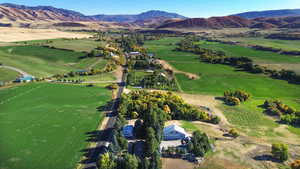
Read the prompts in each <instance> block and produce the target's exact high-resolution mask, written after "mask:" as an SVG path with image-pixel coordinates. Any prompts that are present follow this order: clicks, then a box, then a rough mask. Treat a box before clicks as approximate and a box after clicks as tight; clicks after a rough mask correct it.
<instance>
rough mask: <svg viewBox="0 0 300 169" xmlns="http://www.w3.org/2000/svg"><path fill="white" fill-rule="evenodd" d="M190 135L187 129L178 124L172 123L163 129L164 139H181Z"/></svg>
mask: <svg viewBox="0 0 300 169" xmlns="http://www.w3.org/2000/svg"><path fill="white" fill-rule="evenodd" d="M187 136H188V134H187V133H186V132H185V130H184V129H183V128H181V127H179V126H177V125H170V126H167V127H165V128H164V130H163V139H164V140H181V139H184V138H186V137H187Z"/></svg>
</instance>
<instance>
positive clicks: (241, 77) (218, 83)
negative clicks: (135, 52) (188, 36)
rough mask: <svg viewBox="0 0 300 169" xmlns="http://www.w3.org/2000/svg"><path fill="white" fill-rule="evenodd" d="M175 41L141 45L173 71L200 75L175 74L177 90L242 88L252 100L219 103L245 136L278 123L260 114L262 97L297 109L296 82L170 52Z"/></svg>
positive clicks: (266, 131)
mask: <svg viewBox="0 0 300 169" xmlns="http://www.w3.org/2000/svg"><path fill="white" fill-rule="evenodd" d="M178 40H179V38H165V39H161V40H157V41H149V42H147V43H146V45H145V46H146V47H147V48H148V49H149V50H150V52H153V53H155V54H156V55H157V57H159V58H161V59H163V60H166V61H168V62H169V63H170V64H171V65H172V66H173V67H174V68H176V69H177V70H180V71H184V72H189V73H194V74H198V75H200V78H199V79H197V80H190V79H189V78H188V77H186V76H185V75H183V74H176V78H177V81H178V82H179V85H180V87H181V89H182V90H183V91H184V92H186V93H190V94H205V95H212V96H216V97H221V96H222V95H223V93H224V91H226V90H229V89H232V90H236V89H242V90H245V91H247V92H249V93H250V94H251V95H252V99H251V100H250V101H248V102H246V103H243V104H242V105H240V106H236V107H230V106H226V105H220V109H221V110H223V112H224V114H225V116H226V117H227V119H228V120H229V122H230V123H232V124H234V125H236V126H237V127H238V128H240V129H242V130H244V131H245V132H247V133H248V134H249V135H253V136H264V135H268V134H269V133H270V131H272V130H274V128H275V127H277V126H278V124H277V123H276V122H275V120H273V119H271V118H269V117H268V116H266V115H264V114H263V109H262V108H260V105H262V104H263V103H264V101H265V99H272V98H273V99H275V98H276V99H280V100H282V101H283V102H284V103H285V104H288V105H290V106H292V107H295V108H297V109H300V100H299V98H300V86H299V85H293V84H289V83H288V82H286V81H282V80H275V79H271V78H270V77H267V76H264V75H257V74H251V73H247V72H243V71H238V70H236V69H235V68H233V67H230V66H226V65H219V64H207V63H203V62H200V60H199V56H197V55H195V54H192V53H185V52H177V51H173V49H174V48H175V47H176V46H175V44H176V42H178ZM257 57H259V56H257ZM269 59H271V58H269ZM287 59H289V58H287ZM252 129H253V130H252ZM296 131H300V129H295V130H294V131H293V132H294V133H297V132H296Z"/></svg>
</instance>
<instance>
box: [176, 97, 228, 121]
mask: <svg viewBox="0 0 300 169" xmlns="http://www.w3.org/2000/svg"><path fill="white" fill-rule="evenodd" d="M177 94H178V95H179V96H181V97H182V98H183V99H184V100H185V101H186V102H187V103H188V104H191V105H194V106H197V107H200V106H204V107H207V108H209V109H210V110H211V111H213V112H214V113H215V114H216V115H217V116H219V117H220V118H221V124H223V125H229V122H228V120H227V119H226V117H225V116H224V114H223V113H222V111H221V110H219V109H218V108H217V105H218V104H221V102H220V101H218V100H216V99H215V97H214V96H209V95H193V94H185V93H177Z"/></svg>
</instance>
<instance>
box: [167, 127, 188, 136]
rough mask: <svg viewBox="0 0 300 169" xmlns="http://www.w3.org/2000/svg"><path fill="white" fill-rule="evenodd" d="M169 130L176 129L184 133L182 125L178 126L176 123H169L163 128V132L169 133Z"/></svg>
mask: <svg viewBox="0 0 300 169" xmlns="http://www.w3.org/2000/svg"><path fill="white" fill-rule="evenodd" d="M171 131H177V132H180V133H182V134H186V132H185V130H184V129H183V128H182V127H179V126H177V125H170V126H167V127H165V128H164V133H169V132H171Z"/></svg>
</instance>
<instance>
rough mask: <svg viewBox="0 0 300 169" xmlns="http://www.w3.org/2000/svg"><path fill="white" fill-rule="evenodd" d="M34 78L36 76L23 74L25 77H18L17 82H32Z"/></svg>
mask: <svg viewBox="0 0 300 169" xmlns="http://www.w3.org/2000/svg"><path fill="white" fill-rule="evenodd" d="M33 80H34V77H33V76H29V75H28V76H23V77H20V78H17V79H16V82H31V81H33Z"/></svg>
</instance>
